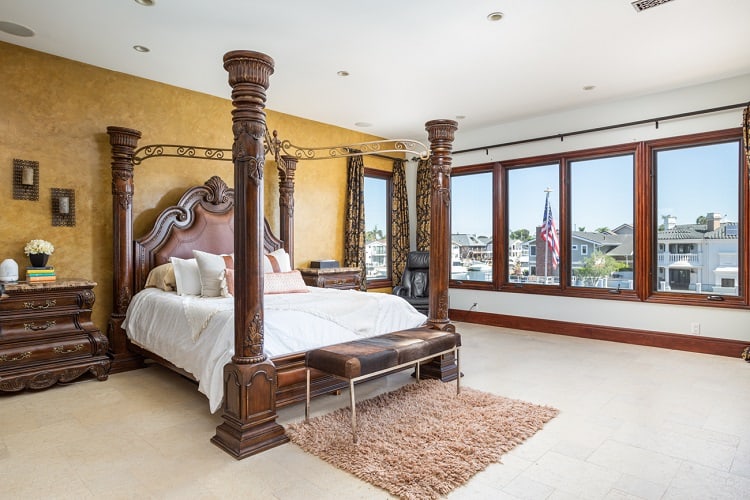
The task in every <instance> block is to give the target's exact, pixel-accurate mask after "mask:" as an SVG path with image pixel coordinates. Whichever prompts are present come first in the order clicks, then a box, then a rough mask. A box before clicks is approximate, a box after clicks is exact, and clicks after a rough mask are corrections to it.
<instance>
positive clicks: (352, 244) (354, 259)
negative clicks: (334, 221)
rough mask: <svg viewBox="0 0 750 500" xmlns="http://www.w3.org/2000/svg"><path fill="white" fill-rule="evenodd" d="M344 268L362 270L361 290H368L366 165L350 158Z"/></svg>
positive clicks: (354, 157)
mask: <svg viewBox="0 0 750 500" xmlns="http://www.w3.org/2000/svg"><path fill="white" fill-rule="evenodd" d="M344 266H346V267H359V268H360V269H361V273H360V282H359V289H360V290H362V291H365V290H367V281H366V276H367V274H366V273H367V270H366V269H365V163H364V162H363V161H362V156H350V157H349V160H348V170H347V190H346V222H345V223H344Z"/></svg>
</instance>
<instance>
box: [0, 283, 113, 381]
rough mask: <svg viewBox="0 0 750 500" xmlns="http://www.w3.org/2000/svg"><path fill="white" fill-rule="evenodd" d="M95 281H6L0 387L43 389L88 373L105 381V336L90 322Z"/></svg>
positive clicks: (0, 320)
mask: <svg viewBox="0 0 750 500" xmlns="http://www.w3.org/2000/svg"><path fill="white" fill-rule="evenodd" d="M95 286H96V283H94V282H92V281H87V280H83V279H58V280H57V281H55V282H52V283H24V282H19V283H10V284H6V285H5V290H4V293H3V294H2V296H0V391H20V390H22V389H27V388H28V389H43V388H45V387H49V386H51V385H53V384H56V383H58V382H60V383H64V382H70V381H72V380H74V379H76V378H78V377H80V376H81V375H83V374H84V373H86V372H90V373H92V374H93V375H95V376H96V377H97V378H98V379H99V380H106V379H107V376H108V373H109V365H110V361H109V358H108V357H107V347H108V342H107V337H106V336H105V335H103V334H102V333H101V332H100V331H99V329H98V328H97V327H96V326H95V325H94V323H93V322H92V321H91V308H92V307H93V305H94V290H93V288H94V287H95Z"/></svg>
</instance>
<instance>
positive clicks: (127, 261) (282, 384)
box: [107, 51, 457, 458]
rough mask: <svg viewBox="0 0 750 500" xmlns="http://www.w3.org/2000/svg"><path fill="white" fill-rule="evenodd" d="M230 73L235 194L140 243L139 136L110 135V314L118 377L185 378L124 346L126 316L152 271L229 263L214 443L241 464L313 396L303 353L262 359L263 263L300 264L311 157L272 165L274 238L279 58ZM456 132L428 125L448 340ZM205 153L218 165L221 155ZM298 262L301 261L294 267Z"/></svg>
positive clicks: (325, 386) (435, 285)
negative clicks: (274, 97) (230, 290)
mask: <svg viewBox="0 0 750 500" xmlns="http://www.w3.org/2000/svg"><path fill="white" fill-rule="evenodd" d="M224 68H225V69H226V70H227V72H228V73H229V84H230V86H231V87H232V103H233V106H234V109H233V111H232V119H233V125H232V130H233V135H234V143H233V147H232V160H233V162H234V184H235V187H234V189H229V188H228V187H227V186H226V185H225V184H224V183H223V181H221V180H220V179H218V178H212V179H211V180H210V181H208V182H207V183H206V185H204V186H200V187H195V188H192V189H190V190H188V191H187V192H186V193H185V194H184V195H183V197H182V199H181V200H180V202H179V204H178V206H177V207H171V208H169V209H167V210H166V211H165V212H163V213H162V214H161V215H160V216H159V218H158V219H157V221H156V223H155V225H154V228H153V230H152V231H151V232H150V233H149V234H148V235H147V236H146V237H144V238H141V239H139V240H134V238H133V224H132V223H133V213H132V201H133V193H134V188H133V186H134V182H133V173H134V166H135V165H136V163H137V162H139V161H140V159H139V158H138V157H137V156H136V147H137V143H138V140H139V139H140V137H141V133H140V132H139V131H137V130H133V129H128V128H122V127H108V129H107V133H108V134H109V137H110V144H111V148H112V195H113V204H112V206H113V230H114V282H113V288H114V298H113V302H114V304H113V312H112V315H111V317H110V321H109V329H108V335H109V338H110V356H111V357H112V371H113V372H117V371H123V370H127V369H132V368H136V367H139V366H141V365H142V362H143V357H144V356H145V357H148V358H151V359H155V360H156V361H157V362H161V363H163V364H165V365H167V366H170V365H171V368H173V369H177V367H175V366H174V365H172V364H171V363H170V362H169V361H167V360H165V359H159V356H156V355H155V354H154V353H152V352H148V351H145V350H144V349H142V348H139V347H138V346H137V345H135V344H134V343H133V342H131V341H130V340H129V339H128V337H127V333H126V331H125V329H124V326H123V323H124V321H125V319H126V314H127V312H128V306H129V305H130V303H131V301H132V299H133V297H134V295H135V294H136V293H137V292H139V291H140V290H142V289H143V288H144V285H145V282H146V279H147V277H148V275H149V273H150V272H151V270H152V269H154V268H155V267H156V266H158V265H160V264H163V263H165V262H168V261H169V259H170V258H171V257H180V258H187V257H188V256H192V255H191V254H192V251H193V250H202V251H204V252H210V253H212V254H233V258H234V270H233V272H234V281H235V287H234V294H233V304H234V308H233V326H234V342H233V343H234V355H233V356H232V358H231V362H229V363H227V364H226V365H225V366H224V369H223V370H224V374H223V381H224V403H223V419H224V422H223V423H222V424H221V425H219V426H218V427H217V429H216V435H215V436H214V437H213V438H212V442H214V443H215V444H216V445H218V446H219V447H221V448H222V449H224V450H225V451H227V452H228V453H229V454H231V455H232V456H234V457H235V458H244V457H246V456H249V455H252V454H255V453H259V452H261V451H264V450H266V449H269V448H272V447H274V446H277V445H279V444H282V443H284V442H286V441H288V439H287V437H286V435H285V433H284V429H283V427H282V426H281V425H279V424H278V423H276V408H277V407H281V406H283V405H287V404H290V403H294V402H298V401H303V400H304V398H305V394H304V390H305V383H304V380H305V361H304V357H305V352H297V353H291V354H286V355H281V356H274V357H273V358H269V356H268V355H267V353H266V352H265V350H264V337H265V334H266V330H265V326H264V314H265V313H264V294H263V290H264V288H263V287H264V281H263V280H264V271H263V269H264V256H265V255H266V254H268V253H271V252H272V251H274V250H277V249H280V248H283V249H285V250H286V252H287V253H288V254H289V255H290V256H293V251H294V218H293V214H294V173H295V170H296V166H297V160H298V156H299V157H300V158H301V159H304V158H305V155H304V154H303V155H298V156H292V155H286V154H285V155H279V154H277V155H276V163H277V168H278V170H279V205H280V217H281V220H280V221H279V228H280V235H279V237H278V238H277V237H276V236H274V235H273V234H272V233H271V230H270V227H269V224H268V222H267V221H266V220H265V218H264V215H263V168H264V165H265V155H266V149H265V148H264V141H263V139H264V137H266V136H267V134H266V120H265V112H264V107H265V100H266V94H265V91H266V90H267V88H268V85H269V77H270V75H271V73H272V72H273V60H272V59H271V58H270V57H269V56H267V55H265V54H261V53H257V52H251V51H235V52H229V53H227V54H226V55H225V56H224ZM456 128H457V127H456V123H455V122H453V121H451V120H434V121H430V122H427V124H426V130H427V132H428V137H429V142H430V150H431V163H432V195H431V198H432V200H431V201H432V203H431V206H432V214H431V227H432V233H431V236H430V244H431V255H430V313H429V316H428V318H427V325H428V326H429V327H431V328H435V329H440V330H449V331H454V330H455V328H454V326H453V325H452V324H451V323H450V320H449V319H448V278H449V272H448V269H449V268H448V266H449V264H450V240H449V234H450V232H449V204H450V168H451V158H450V151H451V145H452V141H453V136H454V132H455V130H456ZM274 140H275V138H274ZM267 142H268V141H267ZM139 151H140V150H139ZM206 151H208V152H209V153H208V154H210V155H217V150H206ZM276 151H278V149H277V150H276ZM147 154H148V152H147ZM218 155H219V156H220V155H221V153H218ZM290 260H291V262H294V260H293V258H290ZM342 293H359V292H342ZM177 370H178V371H180V370H179V369H177ZM422 373H423V374H424V375H427V376H435V377H438V378H441V379H443V380H445V381H447V380H452V379H454V378H455V377H456V376H457V370H456V367H455V363H454V360H453V359H452V357H451V356H450V355H448V356H441V357H440V359H437V360H435V361H433V362H432V363H431V364H430V365H427V366H425V367H423V368H422ZM343 387H346V383H342V382H341V381H340V380H337V379H335V378H333V377H330V376H326V375H324V374H322V373H318V374H316V377H315V379H314V381H313V383H312V388H311V391H312V394H313V395H319V394H324V393H328V392H331V391H335V390H339V389H341V388H343Z"/></svg>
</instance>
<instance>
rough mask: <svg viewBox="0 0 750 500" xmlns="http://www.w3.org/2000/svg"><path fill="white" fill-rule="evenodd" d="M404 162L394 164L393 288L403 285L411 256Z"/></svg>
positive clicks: (392, 209) (392, 207)
mask: <svg viewBox="0 0 750 500" xmlns="http://www.w3.org/2000/svg"><path fill="white" fill-rule="evenodd" d="M404 163H405V162H404V160H395V161H394V162H393V198H392V200H391V265H392V268H391V278H392V280H393V286H396V285H399V284H400V283H401V275H402V274H404V268H405V267H406V256H407V255H408V254H409V199H408V197H407V194H406V165H405V164H404Z"/></svg>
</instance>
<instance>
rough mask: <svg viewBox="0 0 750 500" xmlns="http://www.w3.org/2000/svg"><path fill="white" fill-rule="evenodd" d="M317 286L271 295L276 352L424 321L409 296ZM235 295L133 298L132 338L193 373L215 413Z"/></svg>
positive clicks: (230, 345) (267, 304)
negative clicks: (300, 290)
mask: <svg viewBox="0 0 750 500" xmlns="http://www.w3.org/2000/svg"><path fill="white" fill-rule="evenodd" d="M308 290H310V293H287V294H278V295H266V296H264V334H265V337H264V350H265V353H266V355H268V356H269V357H274V356H280V355H282V354H290V353H294V352H300V351H307V350H309V349H313V348H316V347H321V346H324V345H330V344H336V343H339V342H346V341H349V340H356V339H358V338H365V337H371V336H373V335H380V334H382V333H387V332H391V331H395V330H403V329H406V328H414V327H417V326H420V325H422V324H424V322H425V320H426V317H425V315H424V314H421V313H419V312H417V311H416V310H415V309H414V308H413V307H412V306H411V305H410V304H409V303H408V302H406V301H405V300H403V299H401V298H399V297H396V296H394V295H388V294H383V293H363V292H358V291H353V290H332V289H326V288H315V287H308ZM233 311H234V299H233V298H232V297H228V298H223V297H216V298H200V297H194V296H179V295H177V294H176V293H175V292H164V291H162V290H159V289H157V288H147V289H145V290H142V291H140V292H138V293H137V294H136V295H135V296H134V297H133V299H132V300H131V302H130V306H129V307H128V312H127V315H126V317H125V321H124V323H123V328H124V329H125V331H126V332H127V334H128V337H129V338H130V340H131V341H132V342H133V343H135V344H137V345H139V346H141V347H143V348H144V349H148V350H149V351H151V352H153V353H154V354H157V355H159V356H161V357H163V358H164V359H167V360H168V361H170V362H171V363H173V364H174V365H176V366H178V367H180V368H182V369H184V370H186V371H188V372H190V373H191V374H192V375H193V376H194V377H195V378H196V379H197V380H198V390H199V391H201V392H202V393H203V394H205V395H206V396H207V397H208V401H209V407H210V409H211V412H212V413H213V412H215V411H216V410H218V409H219V407H220V406H221V401H222V399H223V397H224V387H223V373H224V365H226V364H227V363H229V362H230V361H231V359H232V355H233V354H234V314H233Z"/></svg>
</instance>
